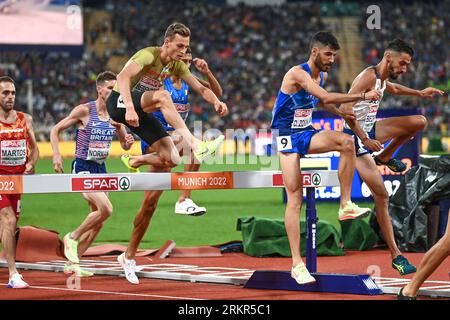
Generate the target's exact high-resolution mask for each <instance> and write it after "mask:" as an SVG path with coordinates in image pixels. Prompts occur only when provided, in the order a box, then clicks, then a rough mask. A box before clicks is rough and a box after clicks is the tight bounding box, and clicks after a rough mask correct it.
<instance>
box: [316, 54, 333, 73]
mask: <svg viewBox="0 0 450 320" xmlns="http://www.w3.org/2000/svg"><path fill="white" fill-rule="evenodd" d="M314 65H315V66H316V67H317V69H319V70H320V71H322V72H327V71H328V70H329V69H330V68H331V65H332V64H324V63H322V59H320V55H317V57H316V59H315V60H314Z"/></svg>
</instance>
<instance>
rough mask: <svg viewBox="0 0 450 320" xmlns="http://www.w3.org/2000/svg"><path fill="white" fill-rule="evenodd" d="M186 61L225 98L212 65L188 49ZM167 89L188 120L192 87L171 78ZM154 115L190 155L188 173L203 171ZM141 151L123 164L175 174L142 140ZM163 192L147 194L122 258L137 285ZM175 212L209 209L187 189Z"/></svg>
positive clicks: (128, 276)
mask: <svg viewBox="0 0 450 320" xmlns="http://www.w3.org/2000/svg"><path fill="white" fill-rule="evenodd" d="M182 61H183V62H184V63H186V65H187V66H188V67H190V64H191V62H192V63H193V64H194V66H195V67H196V68H197V70H199V71H200V72H201V73H202V74H203V75H204V76H205V77H206V79H207V81H205V80H202V79H197V80H198V81H199V82H200V83H201V84H202V85H204V86H205V87H207V88H209V89H211V91H212V92H214V94H215V95H216V96H217V97H221V96H222V88H221V86H220V84H219V82H218V81H217V79H216V78H215V76H214V74H213V73H212V72H211V70H210V69H209V67H208V64H207V63H206V61H205V60H203V59H198V58H196V59H192V54H191V52H190V49H188V51H187V53H186V55H185V57H184V58H183V60H182ZM164 88H165V89H166V90H167V91H168V92H170V94H171V97H172V100H173V103H174V105H175V107H176V109H177V111H178V112H179V114H180V116H181V118H183V120H185V121H186V119H187V117H188V114H189V110H190V105H189V102H188V92H189V87H188V86H187V84H186V83H185V82H184V81H182V79H181V78H179V77H174V76H171V77H170V78H168V79H166V80H165V82H164ZM218 113H219V112H218ZM153 115H155V116H156V117H157V118H158V119H159V120H160V121H161V123H162V124H163V126H164V129H165V130H167V132H168V133H169V135H170V137H171V138H172V139H173V141H174V143H175V145H176V146H177V149H178V150H180V155H182V154H183V151H186V152H187V153H188V154H190V161H188V163H186V164H185V166H184V171H199V169H200V163H199V162H198V161H197V160H196V159H195V158H194V155H193V153H192V152H189V151H190V147H189V145H188V144H186V143H184V140H183V139H181V137H180V136H178V135H177V134H176V131H174V130H173V128H172V127H171V126H170V125H169V124H167V121H166V119H164V116H163V115H162V113H160V112H158V113H156V112H154V113H153ZM219 115H220V113H219ZM141 148H142V155H140V156H129V155H125V156H122V161H123V162H124V164H125V165H126V166H127V167H128V168H129V169H130V170H132V171H136V170H137V169H136V168H138V167H140V166H141V165H144V164H148V165H149V170H148V171H149V172H170V171H171V169H172V168H171V166H168V165H165V164H164V162H163V161H162V160H161V164H160V165H157V164H156V163H155V162H156V160H155V159H156V157H158V153H156V151H157V150H156V149H154V148H152V146H149V145H148V144H147V143H146V142H145V141H143V140H141ZM149 155H153V158H152V163H151V164H150V163H148V162H147V159H149ZM162 193H163V191H160V190H151V191H145V193H144V200H143V202H142V205H141V208H140V209H139V211H138V213H137V215H136V218H135V220H134V226H135V227H134V229H133V233H132V235H131V239H130V243H129V244H128V247H127V250H126V252H125V253H124V254H123V256H122V257H121V258H120V260H122V261H125V263H123V267H124V269H125V276H126V279H127V280H128V281H129V282H131V283H133V284H138V283H139V279H138V278H137V276H136V274H135V268H134V267H133V266H134V265H135V260H134V258H135V255H136V252H137V249H138V247H139V243H140V242H141V239H142V237H143V236H144V234H145V232H146V230H147V228H148V226H149V224H150V220H151V218H152V216H153V214H154V212H155V210H156V207H157V204H158V201H159V198H160V197H161V194H162ZM175 213H177V214H185V215H191V216H199V215H202V214H204V213H206V208H204V207H199V206H197V204H195V203H194V202H193V201H192V199H191V191H190V190H183V191H182V192H181V195H180V198H179V199H178V201H177V203H176V204H175ZM128 265H130V266H131V267H128Z"/></svg>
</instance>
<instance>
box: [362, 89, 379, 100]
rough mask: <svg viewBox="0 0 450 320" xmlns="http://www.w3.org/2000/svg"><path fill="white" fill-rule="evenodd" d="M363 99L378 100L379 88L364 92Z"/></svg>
mask: <svg viewBox="0 0 450 320" xmlns="http://www.w3.org/2000/svg"><path fill="white" fill-rule="evenodd" d="M365 98H366V99H365V100H380V98H381V91H379V90H371V91H369V92H366V94H365Z"/></svg>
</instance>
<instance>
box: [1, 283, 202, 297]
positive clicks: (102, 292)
mask: <svg viewBox="0 0 450 320" xmlns="http://www.w3.org/2000/svg"><path fill="white" fill-rule="evenodd" d="M3 285H5V286H6V283H3ZM30 288H32V289H44V290H55V291H71V292H84V293H100V294H111V295H119V296H134V297H152V298H166V299H175V300H206V299H199V298H189V297H176V296H162V295H157V294H144V293H128V292H112V291H99V290H85V289H71V288H56V287H42V286H30ZM67 299H68V300H70V297H68V298H67Z"/></svg>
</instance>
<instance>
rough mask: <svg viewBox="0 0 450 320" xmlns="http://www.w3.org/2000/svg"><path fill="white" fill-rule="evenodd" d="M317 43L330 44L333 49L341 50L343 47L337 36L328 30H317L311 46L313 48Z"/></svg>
mask: <svg viewBox="0 0 450 320" xmlns="http://www.w3.org/2000/svg"><path fill="white" fill-rule="evenodd" d="M317 43H320V44H322V45H324V46H329V47H330V48H331V49H334V50H339V49H340V48H341V47H340V46H339V42H338V40H337V39H336V37H335V36H334V35H333V34H332V33H331V32H328V31H319V32H317V33H316V34H315V35H314V36H313V37H312V39H311V43H310V45H309V48H310V49H312V48H313V47H314V46H315V45H316V44H317Z"/></svg>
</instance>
